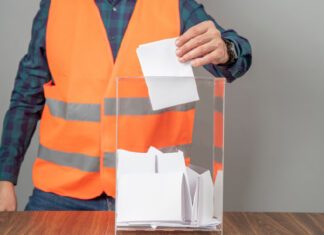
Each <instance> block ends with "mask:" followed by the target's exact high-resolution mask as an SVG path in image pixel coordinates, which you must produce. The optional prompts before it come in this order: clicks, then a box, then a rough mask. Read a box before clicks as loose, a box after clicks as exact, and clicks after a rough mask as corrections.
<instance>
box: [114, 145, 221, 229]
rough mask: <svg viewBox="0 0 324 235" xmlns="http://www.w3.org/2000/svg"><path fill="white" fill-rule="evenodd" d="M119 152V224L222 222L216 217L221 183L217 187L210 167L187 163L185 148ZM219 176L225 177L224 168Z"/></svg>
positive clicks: (205, 224) (198, 224) (199, 224)
mask: <svg viewBox="0 0 324 235" xmlns="http://www.w3.org/2000/svg"><path fill="white" fill-rule="evenodd" d="M117 154H118V165H117V167H118V168H117V176H118V179H117V180H118V181H117V205H116V211H117V223H118V226H147V225H148V226H153V227H156V226H160V227H163V226H166V227H193V228H194V227H195V228H197V227H201V228H207V227H210V228H212V227H214V226H216V224H218V223H219V221H220V220H215V219H213V212H214V211H213V210H214V209H215V208H214V206H213V191H214V190H216V191H218V190H219V187H217V188H214V187H213V182H212V178H211V174H210V171H200V173H197V171H195V170H194V169H190V168H188V167H186V166H185V161H184V155H183V152H182V151H178V152H174V153H163V152H161V151H160V150H158V149H156V148H154V147H150V149H149V151H148V152H147V153H135V152H129V151H126V150H118V151H117ZM198 172H199V171H198ZM201 173H202V174H201ZM217 180H219V181H222V175H221V173H220V172H219V173H218V175H217V178H216V183H217ZM216 194H217V193H216ZM218 196H219V195H218ZM218 196H217V197H218ZM218 199H219V197H218ZM214 200H215V198H214ZM221 201H222V200H221ZM219 203H220V202H219ZM217 205H219V204H217ZM219 209H220V208H218V210H219ZM221 209H222V208H221ZM219 213H220V211H219ZM218 219H221V218H218Z"/></svg>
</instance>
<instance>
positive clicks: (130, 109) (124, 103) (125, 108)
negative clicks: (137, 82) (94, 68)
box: [105, 97, 196, 116]
mask: <svg viewBox="0 0 324 235" xmlns="http://www.w3.org/2000/svg"><path fill="white" fill-rule="evenodd" d="M116 103H117V100H116V99H115V98H106V99H105V115H107V116H113V115H116ZM195 104H196V103H195V102H192V103H188V104H184V105H178V106H174V107H170V108H166V109H162V110H157V111H153V110H152V105H151V101H150V98H148V97H143V98H142V97H136V98H125V97H121V98H119V99H118V109H119V110H118V115H155V114H162V113H166V112H170V111H179V112H186V111H188V110H190V109H194V108H195Z"/></svg>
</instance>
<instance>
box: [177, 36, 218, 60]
mask: <svg viewBox="0 0 324 235" xmlns="http://www.w3.org/2000/svg"><path fill="white" fill-rule="evenodd" d="M212 39H213V38H212V37H210V36H209V35H206V36H205V35H199V36H197V37H195V38H192V39H191V40H189V41H188V42H187V43H185V44H184V45H182V46H181V47H179V48H178V49H177V50H176V55H177V56H178V57H179V58H181V57H183V56H184V55H185V54H187V53H188V52H189V51H191V50H193V49H195V48H198V47H199V46H202V45H204V44H206V43H208V42H210V41H211V40H212Z"/></svg>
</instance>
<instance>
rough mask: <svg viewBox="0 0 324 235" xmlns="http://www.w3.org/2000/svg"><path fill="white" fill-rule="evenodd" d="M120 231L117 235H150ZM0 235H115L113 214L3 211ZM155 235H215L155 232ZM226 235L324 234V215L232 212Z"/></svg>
mask: <svg viewBox="0 0 324 235" xmlns="http://www.w3.org/2000/svg"><path fill="white" fill-rule="evenodd" d="M151 233H152V232H150V233H145V232H118V235H135V234H136V235H142V234H151ZM0 234H1V235H4V234H14V235H20V234H37V235H38V234H45V235H46V234H53V235H54V234H55V235H57V234H64V235H65V234H68V235H73V234H77V235H83V234H87V235H88V234H89V235H95V234H114V213H113V212H1V213H0ZM154 234H164V235H165V234H177V235H182V234H206V235H207V234H208V235H209V234H215V233H211V232H195V233H186V232H163V233H162V232H156V233H154ZM224 234H225V235H227V234H244V235H246V234H247V235H248V234H292V235H298V234H302V235H304V234H319V235H321V234H324V214H306V213H230V212H227V213H225V215H224Z"/></svg>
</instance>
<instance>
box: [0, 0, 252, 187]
mask: <svg viewBox="0 0 324 235" xmlns="http://www.w3.org/2000/svg"><path fill="white" fill-rule="evenodd" d="M95 2H96V4H97V6H98V8H99V10H100V13H101V17H102V20H103V22H104V25H105V27H106V31H107V34H108V38H109V41H110V44H111V48H112V52H113V56H114V58H116V56H117V53H118V50H119V47H120V44H121V40H122V38H123V35H124V33H125V31H126V28H127V25H128V22H129V19H130V17H131V15H132V12H133V10H134V6H135V3H136V0H95ZM49 5H50V0H41V3H40V9H39V11H38V13H37V15H36V17H35V18H34V21H33V27H32V38H31V41H30V44H29V48H28V52H27V54H26V55H25V56H24V57H23V58H22V60H21V61H20V64H19V69H18V73H17V76H16V80H15V85H14V89H13V91H12V95H11V100H10V107H9V109H8V111H7V113H6V115H5V119H4V123H3V133H2V140H1V146H0V180H6V181H11V182H13V183H14V184H16V183H17V177H18V173H19V169H20V165H21V162H22V160H23V158H24V155H25V152H26V150H27V148H28V146H29V144H30V141H31V138H32V135H33V133H34V131H35V128H36V125H37V122H38V120H39V119H40V117H41V114H42V111H43V107H44V104H45V98H44V94H43V84H44V83H46V82H48V81H50V80H51V79H52V78H51V74H50V71H49V68H48V64H47V60H46V55H45V54H46V53H45V33H46V23H47V16H48V12H49ZM180 13H181V14H180V15H181V33H184V32H185V31H186V30H188V29H189V28H190V27H192V26H194V25H196V24H198V23H200V22H202V21H205V20H213V19H212V18H211V17H210V16H209V15H208V14H207V13H206V12H205V10H204V7H203V6H202V5H201V4H198V3H196V2H195V0H180ZM214 22H215V21H214ZM215 25H216V27H217V28H218V29H219V30H220V31H221V33H222V37H223V38H226V39H228V40H231V41H232V42H234V44H235V46H236V50H237V52H238V56H239V58H238V60H237V61H236V63H235V64H233V65H231V66H214V65H212V64H209V65H206V66H205V68H206V69H207V70H208V71H210V72H211V73H212V74H213V75H215V76H217V77H226V78H227V80H228V81H229V82H232V81H233V80H234V79H235V78H237V77H240V76H242V75H243V74H244V73H245V72H246V71H247V70H248V69H249V67H250V65H251V47H250V44H249V42H248V41H247V40H246V39H245V38H243V37H241V36H239V35H238V34H237V33H236V32H235V31H233V30H224V29H223V28H221V27H220V26H219V25H218V24H217V23H216V22H215Z"/></svg>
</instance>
